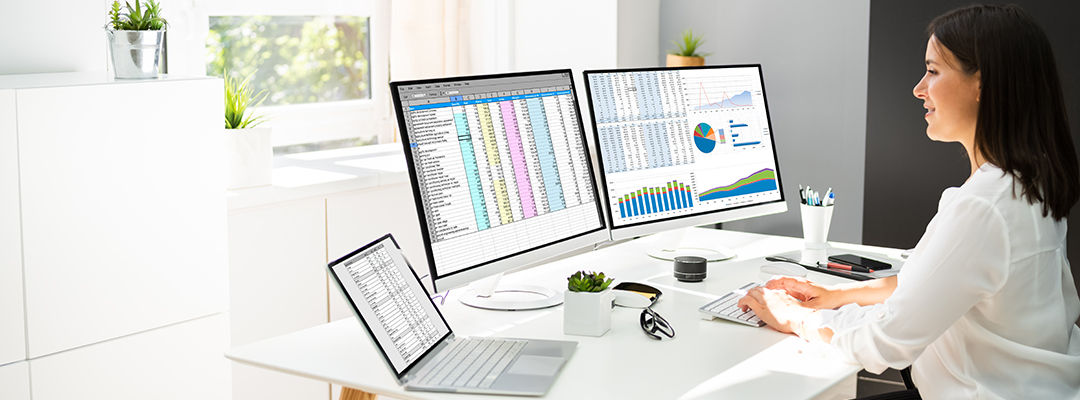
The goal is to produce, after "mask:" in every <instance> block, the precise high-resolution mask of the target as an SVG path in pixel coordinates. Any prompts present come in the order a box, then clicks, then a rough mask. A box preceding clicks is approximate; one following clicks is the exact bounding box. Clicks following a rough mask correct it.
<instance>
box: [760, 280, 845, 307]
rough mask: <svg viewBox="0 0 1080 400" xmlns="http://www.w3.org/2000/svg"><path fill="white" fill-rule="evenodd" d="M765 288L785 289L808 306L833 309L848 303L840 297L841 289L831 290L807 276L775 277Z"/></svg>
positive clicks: (804, 305)
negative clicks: (807, 278) (806, 277)
mask: <svg viewBox="0 0 1080 400" xmlns="http://www.w3.org/2000/svg"><path fill="white" fill-rule="evenodd" d="M765 288H767V289H773V290H780V291H783V292H785V293H787V294H788V295H790V296H791V297H794V298H795V299H797V300H799V301H801V302H802V306H803V307H807V308H825V309H833V308H837V307H840V306H842V305H844V304H845V303H846V302H845V301H844V300H843V299H841V298H840V297H841V296H840V291H837V290H830V289H828V288H826V287H824V286H821V285H818V284H816V283H813V282H810V281H808V280H806V279H805V278H791V277H780V278H775V279H772V280H770V281H768V282H766V283H765Z"/></svg>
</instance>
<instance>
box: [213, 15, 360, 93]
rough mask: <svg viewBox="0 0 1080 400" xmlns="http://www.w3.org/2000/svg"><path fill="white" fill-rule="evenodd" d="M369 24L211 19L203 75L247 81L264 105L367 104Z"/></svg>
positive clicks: (337, 19)
mask: <svg viewBox="0 0 1080 400" xmlns="http://www.w3.org/2000/svg"><path fill="white" fill-rule="evenodd" d="M367 25H368V18H367V17H356V16H327V17H309V16H284V17H282V16H265V15H259V16H230V17H210V34H209V35H208V37H207V44H206V47H207V51H208V56H207V57H208V58H207V60H206V74H207V75H213V76H222V72H223V71H224V70H228V71H230V72H231V73H232V74H234V75H236V76H250V77H252V82H251V83H252V85H253V86H254V88H255V90H256V91H260V90H265V91H267V93H268V94H269V96H267V97H266V100H265V101H264V102H263V105H266V106H275V105H287V104H307V103H323V102H331V101H344V100H356V99H369V98H371V95H370V92H369V91H368V89H369V87H370V85H371V74H370V73H369V63H368V54H369V53H370V51H369V50H368V49H369V47H370V46H369V45H368V42H369V41H368V29H367Z"/></svg>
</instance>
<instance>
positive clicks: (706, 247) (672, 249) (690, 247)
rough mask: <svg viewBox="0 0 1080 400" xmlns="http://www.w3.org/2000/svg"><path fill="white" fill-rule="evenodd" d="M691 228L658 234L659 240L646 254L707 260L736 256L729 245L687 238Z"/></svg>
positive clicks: (663, 258)
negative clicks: (696, 257) (693, 257)
mask: <svg viewBox="0 0 1080 400" xmlns="http://www.w3.org/2000/svg"><path fill="white" fill-rule="evenodd" d="M690 229H691V228H681V229H673V230H670V231H667V232H662V233H659V234H657V238H658V240H657V242H659V243H656V245H655V246H653V247H650V248H649V249H648V250H646V254H648V255H649V257H653V258H659V259H661V260H668V261H673V260H675V257H681V256H698V257H702V258H704V259H705V260H707V261H710V262H711V261H723V260H727V259H730V258H734V257H735V255H736V253H735V250H734V249H731V248H729V247H725V246H720V245H718V244H714V243H707V242H701V241H698V242H694V241H693V240H692V239H693V237H691V238H690V239H691V240H689V241H688V240H687V233H689V232H688V231H689V230H690Z"/></svg>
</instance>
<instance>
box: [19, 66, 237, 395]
mask: <svg viewBox="0 0 1080 400" xmlns="http://www.w3.org/2000/svg"><path fill="white" fill-rule="evenodd" d="M223 102H224V99H223V94H222V82H221V80H220V79H216V78H176V77H167V78H162V79H155V80H138V81H113V80H111V79H108V78H106V77H104V76H103V75H102V74H83V73H75V74H38V75H3V76H0V365H2V366H0V398H2V399H9V398H28V397H29V396H30V394H31V393H32V394H33V398H34V399H37V400H41V399H60V398H73V397H79V398H92V399H93V398H99V399H115V398H161V397H165V398H207V399H224V398H228V397H229V395H230V386H229V377H230V376H229V368H228V367H229V364H228V362H227V361H226V360H225V358H224V357H223V352H224V350H225V346H226V344H227V342H228V324H227V321H226V317H225V314H224V312H225V310H226V306H227V302H226V295H227V292H226V291H227V289H228V288H227V279H228V269H227V264H226V263H227V261H228V260H227V255H226V253H225V252H226V248H227V246H226V225H225V223H226V211H225V190H224V178H223V175H224V174H223V173H222V169H223V166H224V160H223V159H222V150H221V139H220V138H221V134H222V132H221V104H223ZM5 364H6V365H5ZM31 376H32V377H33V379H32V380H31V379H30V377H31ZM24 381H25V382H24ZM20 382H22V383H20ZM24 389H25V390H24Z"/></svg>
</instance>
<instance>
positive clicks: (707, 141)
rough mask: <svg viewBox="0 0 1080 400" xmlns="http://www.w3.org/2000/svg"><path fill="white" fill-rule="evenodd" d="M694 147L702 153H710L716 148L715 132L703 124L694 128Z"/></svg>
mask: <svg viewBox="0 0 1080 400" xmlns="http://www.w3.org/2000/svg"><path fill="white" fill-rule="evenodd" d="M694 145H695V146H697V148H698V150H701V152H702V153H710V152H712V151H713V149H715V148H716V131H713V128H712V127H711V126H709V124H706V123H704V122H702V123H700V124H697V127H695V128H694Z"/></svg>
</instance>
